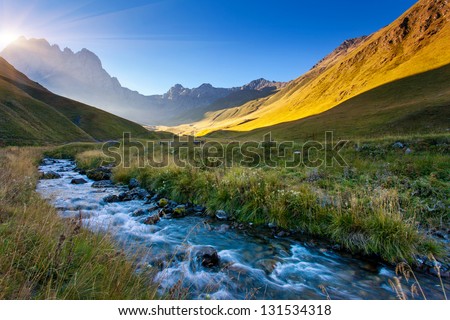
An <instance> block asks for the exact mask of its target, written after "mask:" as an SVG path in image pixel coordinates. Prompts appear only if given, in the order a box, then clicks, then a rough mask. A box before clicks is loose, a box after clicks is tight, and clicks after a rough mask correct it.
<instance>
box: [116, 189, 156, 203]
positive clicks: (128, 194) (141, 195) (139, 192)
mask: <svg viewBox="0 0 450 320" xmlns="http://www.w3.org/2000/svg"><path fill="white" fill-rule="evenodd" d="M148 196H149V193H148V191H147V190H145V189H141V188H136V189H133V190H129V191H124V192H121V193H119V201H132V200H145V199H147V197H148Z"/></svg>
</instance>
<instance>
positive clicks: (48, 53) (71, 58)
mask: <svg viewBox="0 0 450 320" xmlns="http://www.w3.org/2000/svg"><path fill="white" fill-rule="evenodd" d="M0 56H2V57H3V58H4V59H6V60H7V61H8V62H9V63H11V64H12V65H13V66H14V67H15V68H16V69H18V70H19V71H21V72H23V73H24V74H26V75H27V76H28V77H29V78H30V79H33V80H34V81H37V82H38V83H40V84H41V85H43V86H44V87H46V88H48V89H49V90H51V91H53V92H55V93H57V94H60V95H63V96H66V97H69V98H71V99H75V100H78V101H81V102H84V103H87V104H91V105H95V106H97V107H100V108H102V109H104V110H106V111H108V112H111V113H114V114H117V115H119V116H122V117H125V118H128V119H130V120H133V121H138V122H140V123H143V124H150V125H158V124H159V125H160V124H164V125H177V124H181V123H186V122H192V121H197V120H200V119H201V118H202V117H203V115H204V113H205V112H206V111H211V110H218V109H222V108H228V107H233V106H238V105H241V104H243V103H246V102H248V101H251V100H254V99H258V98H263V97H267V96H269V95H271V94H273V93H275V92H276V91H277V90H279V89H280V88H283V87H284V86H286V83H282V82H272V81H267V80H265V79H258V80H255V81H252V82H251V83H249V84H246V85H244V86H241V87H235V88H215V87H213V86H212V85H210V84H207V83H205V84H202V85H201V86H199V87H198V88H193V89H188V88H184V87H183V86H182V85H180V84H176V85H175V86H173V87H172V88H170V89H169V91H168V92H167V93H165V94H163V95H152V96H145V95H142V94H140V93H138V92H136V91H132V90H130V89H127V88H124V87H122V86H121V84H120V82H119V80H118V79H117V78H115V77H111V76H110V75H109V74H108V72H107V71H106V70H105V69H104V68H103V66H102V63H101V61H100V59H99V58H98V57H97V56H96V55H95V54H94V53H93V52H91V51H89V50H87V49H82V50H81V51H79V52H76V53H74V52H73V51H72V50H70V49H68V48H65V49H64V50H61V49H60V48H59V46H58V45H50V44H49V43H48V41H46V40H44V39H26V38H24V37H21V38H19V39H18V40H17V41H15V42H13V43H12V44H10V45H9V46H8V47H6V48H5V49H4V50H3V51H2V52H1V54H0Z"/></svg>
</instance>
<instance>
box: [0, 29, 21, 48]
mask: <svg viewBox="0 0 450 320" xmlns="http://www.w3.org/2000/svg"><path fill="white" fill-rule="evenodd" d="M18 38H19V33H17V32H11V31H0V50H2V49H3V48H5V47H6V46H7V45H8V44H10V43H11V42H14V41H15V40H17V39H18Z"/></svg>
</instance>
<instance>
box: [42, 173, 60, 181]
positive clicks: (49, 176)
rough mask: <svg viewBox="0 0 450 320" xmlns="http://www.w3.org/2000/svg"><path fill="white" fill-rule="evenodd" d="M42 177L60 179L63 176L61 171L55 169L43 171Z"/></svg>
mask: <svg viewBox="0 0 450 320" xmlns="http://www.w3.org/2000/svg"><path fill="white" fill-rule="evenodd" d="M40 178H41V179H45V180H49V179H59V178H61V175H60V174H59V173H56V172H54V171H48V172H45V173H41V176H40Z"/></svg>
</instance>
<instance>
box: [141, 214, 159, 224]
mask: <svg viewBox="0 0 450 320" xmlns="http://www.w3.org/2000/svg"><path fill="white" fill-rule="evenodd" d="M159 220H161V218H160V217H159V214H155V215H153V216H150V217H148V218H147V219H145V220H144V224H147V225H153V224H156V223H158V221H159Z"/></svg>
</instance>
